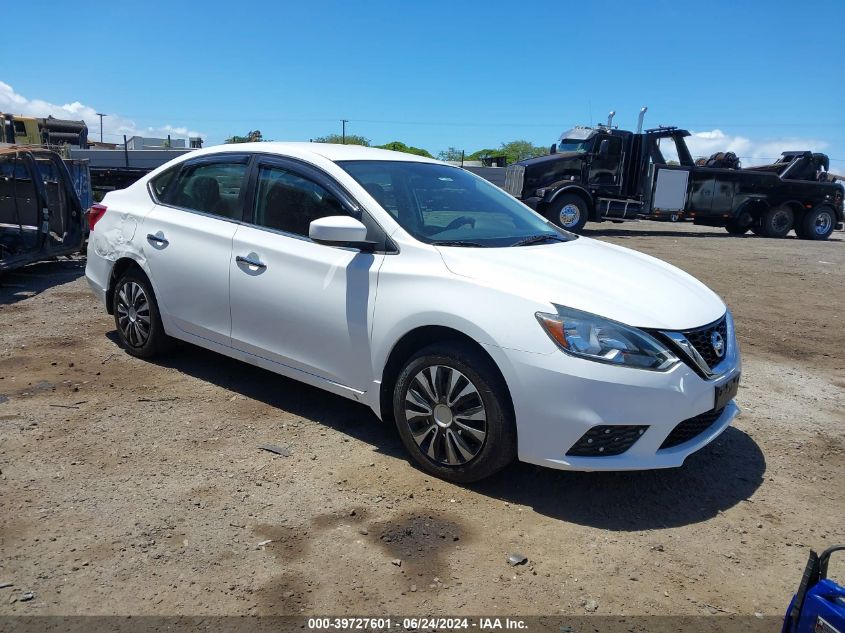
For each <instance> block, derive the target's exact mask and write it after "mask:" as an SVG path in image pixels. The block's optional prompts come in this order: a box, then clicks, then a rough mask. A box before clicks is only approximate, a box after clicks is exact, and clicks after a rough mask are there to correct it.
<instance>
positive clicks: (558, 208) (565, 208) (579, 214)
mask: <svg viewBox="0 0 845 633" xmlns="http://www.w3.org/2000/svg"><path fill="white" fill-rule="evenodd" d="M589 215H590V209H589V207H588V206H587V203H586V202H584V199H583V198H582V197H581V196H576V195H573V194H571V193H564V194H561V195H559V196H558V197H557V198H555V199H554V200H553V201H552V203H551V204H550V205H549V207H548V209H547V210H546V217H547V218H548V219H549V220H550V221H551V222H553V223H554V224H556V225H557V226H559V227H561V228H562V229H565V230H567V231H569V232H570V233H580V232H581V229H583V228H584V225H585V224H586V223H587V220H588V219H589Z"/></svg>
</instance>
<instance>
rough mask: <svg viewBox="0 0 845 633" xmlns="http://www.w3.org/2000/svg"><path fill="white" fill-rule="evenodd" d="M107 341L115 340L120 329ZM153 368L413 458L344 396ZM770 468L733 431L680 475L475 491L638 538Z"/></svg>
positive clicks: (210, 355)
mask: <svg viewBox="0 0 845 633" xmlns="http://www.w3.org/2000/svg"><path fill="white" fill-rule="evenodd" d="M108 337H109V338H110V339H112V340H114V341H115V342H116V341H117V334H116V333H115V332H110V333H109V334H108ZM150 362H153V363H155V364H158V365H161V366H164V367H169V368H172V369H175V370H177V371H180V372H182V373H184V374H187V375H189V376H192V377H194V378H198V379H200V380H203V381H207V382H210V383H212V384H215V385H218V386H220V387H223V388H225V389H228V390H230V391H233V392H235V393H238V394H241V395H243V396H245V397H247V398H252V399H254V400H257V401H260V402H263V403H265V404H268V405H270V406H273V407H277V408H279V409H282V410H284V411H287V412H289V413H292V414H294V415H298V416H301V417H303V418H307V419H309V420H312V421H314V422H319V423H320V424H323V425H325V426H326V427H328V428H331V429H334V430H336V431H338V432H340V433H344V434H346V435H348V436H349V437H351V438H354V439H356V440H358V441H361V442H364V443H366V444H369V445H371V446H372V447H373V448H374V449H375V450H376V451H378V452H379V453H382V454H385V455H389V456H391V457H395V458H398V459H401V460H403V461H404V460H406V459H407V454H406V453H405V449H404V447H403V446H402V444H401V441H400V440H399V436H398V434H397V433H396V430H395V428H394V427H393V425H392V424H383V423H381V422H380V421H379V420H378V419H377V418H376V416H375V415H374V414H373V412H372V411H371V410H370V409H369V408H367V407H365V406H364V405H361V404H357V403H355V402H352V401H351V400H348V399H346V398H342V397H340V396H336V395H333V394H330V393H328V392H325V391H322V390H320V389H317V388H315V387H310V386H308V385H305V384H303V383H300V382H297V381H295V380H292V379H288V378H284V377H282V376H279V375H277V374H274V373H273V372H270V371H267V370H264V369H261V368H259V367H255V366H253V365H248V364H246V363H242V362H240V361H237V360H234V359H231V358H228V357H225V356H222V355H219V354H216V353H214V352H210V351H207V350H205V349H202V348H199V347H196V346H193V345H188V344H180V346H179V349H178V350H177V351H176V352H174V353H172V354H169V355H167V356H165V357H163V358H160V359H155V360H152V361H150ZM403 467H407V468H412V466H411V465H408V466H403ZM765 471H766V461H765V458H764V456H763V453H762V451H761V450H760V448H759V446H758V445H757V444H756V443H755V442H754V440H753V439H751V437H749V436H748V435H747V434H746V433H744V432H743V431H740V430H739V429H736V428H733V427H731V428H728V429H727V431H725V433H723V434H722V435H721V436H720V437H719V438H717V439H716V440H715V441H714V442H712V443H711V444H710V445H708V446H706V447H704V448H703V449H702V450H700V451H699V452H697V453H695V454H693V455H691V456H690V457H689V458H688V459H687V461H686V463H685V464H684V466H682V467H681V468H673V469H668V470H652V471H640V472H620V473H605V472H593V473H584V472H566V471H559V470H551V469H549V468H541V467H539V466H532V465H530V464H522V463H515V464H513V465H511V466H509V467H508V468H506V469H505V470H503V471H502V472H500V473H498V474H497V475H495V476H493V477H491V478H490V479H486V480H484V481H481V482H478V483H476V484H472V485H469V486H467V488H468V489H471V490H473V491H475V492H477V493H479V494H482V495H484V496H487V497H490V498H494V499H501V500H503V501H507V502H509V503H513V504H519V505H525V506H529V507H531V508H533V509H534V511H535V512H538V513H540V514H543V515H545V516H548V517H550V518H553V519H556V520H559V521H566V522H570V523H576V524H580V525H586V526H591V527H597V528H602V529H607V530H617V531H638V530H645V529H660V528H668V527H677V526H681V525H688V524H692V523H698V522H701V521H705V520H707V519H709V518H711V517H713V516H716V515H717V514H718V513H719V512H722V511H724V510H727V509H728V508H730V507H732V506H734V505H736V504H738V503H741V502H743V501H746V500H747V499H749V497H751V496H752V495H753V494H754V492H755V491H756V490H757V488H759V486H760V485H761V484H762V482H763V475H764V474H765Z"/></svg>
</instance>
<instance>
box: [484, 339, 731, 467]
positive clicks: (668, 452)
mask: <svg viewBox="0 0 845 633" xmlns="http://www.w3.org/2000/svg"><path fill="white" fill-rule="evenodd" d="M733 346H734V348H735V347H736V345H735V343H734V344H733ZM488 351H489V352H490V354H491V355H492V356H493V357H494V360H496V362H497V363H498V365H499V367H500V368H501V369H502V373H503V374H504V377H505V380H506V381H507V384H508V386H509V388H510V392H511V399H512V401H513V406H514V413H515V416H516V424H517V432H518V443H519V449H518V456H519V459H520V461H524V462H528V463H532V464H538V465H541V466H547V467H550V468H558V469H564V470H647V469H653V468H672V467H677V466H681V465H682V464H683V463H684V460H685V459H686V458H687V457H688V456H689V455H690V454H692V453H694V452H695V451H697V450H699V449H700V448H702V447H704V446H705V445H707V444H708V443H710V442H711V441H713V440H714V439H715V438H716V437H718V436H719V435H720V434H721V433H722V432H723V431H724V430H725V429H726V428H727V427H728V426H729V425H730V423H731V421H732V420H733V419H734V418H735V417H736V416H737V415H738V414H739V411H740V410H739V407H738V406H737V405H736V403H735V402H734V401H733V400H731V401H730V402H728V403H727V404H726V405H725V406H724V409H723V410H722V411H721V414H720V415H718V417H716V418H715V419H714V420H713V421H712V423H710V424H709V425H707V426H706V428H703V429H702V430H701V431H700V432H698V433H697V434H695V435H693V436H692V437H690V439H688V440H686V441H683V442H682V443H676V445H673V446H671V447H667V448H661V446H662V445H663V443H664V442H666V440H667V438H668V437H669V435H670V433H672V431H673V430H674V429H675V427H677V426H678V425H679V424H680V423H681V422H684V421H687V420H690V418H695V417H696V416H699V415H701V414H703V413H707V412H710V411H713V410H714V408H715V400H716V395H715V393H716V388H717V387H719V386H721V385H724V384H725V383H727V382H729V381H730V380H732V379H734V378H735V377H737V376H738V375H739V374H740V371H741V361H740V356H739V351H738V350H737V349H734V353H733V355H732V358H731V359H730V361H731V362H729V363H727V366H722V367H721V368H720V369H721V370H722V373H721V374H720V375H719V376H718V377H716V378H714V379H712V380H705V379H704V378H702V377H701V376H699V375H698V374H697V373H696V372H695V371H693V369H691V368H690V367H689V366H688V365H686V364H684V363H678V364H677V365H675V366H674V367H673V368H672V369H670V370H669V371H667V372H657V371H647V370H641V369H633V368H628V367H618V366H611V365H605V364H601V363H596V362H592V361H588V360H582V359H577V358H573V357H571V356H567V355H566V354H564V353H563V352H553V353H551V354H534V353H529V352H520V351H515V350H502V349H500V348H492V347H491V348H488ZM600 425H602V426H614V425H638V426H644V427H647V428H646V429H644V432H643V433H642V435H640V436H639V438H638V439H637V440H636V441H634V443H633V444H632V445H631V446H630V447H629V448H628V449H627V450H625V451H624V452H622V453H620V454H618V455H603V456H590V457H583V456H573V455H567V453H568V452H569V451H570V449H572V447H573V446H574V445H575V444H576V443H577V442H578V441H579V440H580V439H581V438H582V436H584V434H585V433H587V431H589V430H590V429H591V428H593V427H596V426H600ZM670 443H671V442H670Z"/></svg>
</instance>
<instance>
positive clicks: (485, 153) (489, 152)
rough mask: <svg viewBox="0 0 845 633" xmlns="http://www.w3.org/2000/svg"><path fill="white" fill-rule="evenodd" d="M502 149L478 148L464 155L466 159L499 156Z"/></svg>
mask: <svg viewBox="0 0 845 633" xmlns="http://www.w3.org/2000/svg"><path fill="white" fill-rule="evenodd" d="M501 155H502V150H499V149H480V150H478V151H477V152H473V153H472V154H470V155H469V156H467V157H466V160H481V159H482V158H489V157H490V156H501Z"/></svg>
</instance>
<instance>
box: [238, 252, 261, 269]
mask: <svg viewBox="0 0 845 633" xmlns="http://www.w3.org/2000/svg"><path fill="white" fill-rule="evenodd" d="M235 261H236V262H238V263H239V264H246V265H247V266H254V267H255V268H267V264H265V263H264V262H262V261H261V260H259V259H253V258H252V257H249V256H247V257H244V256H243V255H238V256H237V257H235Z"/></svg>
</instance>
